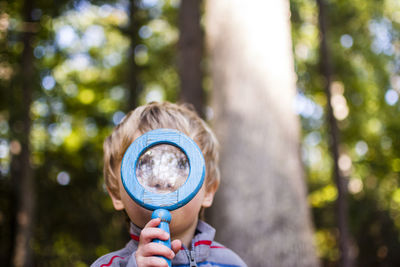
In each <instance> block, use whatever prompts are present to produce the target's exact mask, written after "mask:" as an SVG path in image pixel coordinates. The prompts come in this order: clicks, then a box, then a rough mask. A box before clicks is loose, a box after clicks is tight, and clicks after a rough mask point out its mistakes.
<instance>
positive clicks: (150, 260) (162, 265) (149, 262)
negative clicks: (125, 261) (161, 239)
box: [136, 257, 168, 267]
mask: <svg viewBox="0 0 400 267" xmlns="http://www.w3.org/2000/svg"><path fill="white" fill-rule="evenodd" d="M136 263H137V265H138V266H151V267H168V263H167V261H166V260H165V259H163V258H160V257H140V258H138V259H136Z"/></svg>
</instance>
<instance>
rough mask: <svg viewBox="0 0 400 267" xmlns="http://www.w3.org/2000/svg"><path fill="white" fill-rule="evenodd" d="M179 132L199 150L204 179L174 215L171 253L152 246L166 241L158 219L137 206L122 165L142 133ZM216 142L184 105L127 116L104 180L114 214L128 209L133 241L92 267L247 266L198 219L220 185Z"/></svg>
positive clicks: (110, 145)
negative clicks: (127, 185) (204, 168)
mask: <svg viewBox="0 0 400 267" xmlns="http://www.w3.org/2000/svg"><path fill="white" fill-rule="evenodd" d="M158 128H170V129H177V130H179V131H181V132H183V133H184V134H186V135H187V136H189V137H190V138H192V139H193V140H194V141H195V142H196V143H197V145H198V146H199V147H200V149H201V151H202V153H203V156H204V159H205V164H206V176H205V181H204V184H203V186H202V188H201V189H200V191H199V192H198V193H197V195H196V196H195V197H194V198H193V199H192V200H191V201H190V202H189V203H188V204H186V205H185V206H183V207H181V208H179V209H177V210H174V211H172V212H171V214H172V220H171V224H170V232H171V237H172V238H171V240H173V241H172V242H171V249H169V248H167V247H166V246H164V245H162V244H156V243H153V242H151V241H152V240H153V239H155V238H157V239H161V240H167V239H168V237H169V236H168V234H167V233H166V232H164V231H163V230H161V229H159V228H157V226H158V225H159V223H160V219H152V220H151V211H149V210H146V209H144V208H142V207H141V206H139V205H138V204H136V203H135V202H134V201H133V200H132V199H131V198H130V197H129V195H128V193H127V192H126V191H125V189H124V187H123V185H122V181H121V177H120V167H121V161H122V158H123V155H124V153H125V151H126V149H127V148H128V146H129V145H130V144H131V143H132V142H133V141H134V140H135V139H136V138H138V137H139V136H141V135H142V134H144V133H146V132H148V131H150V130H154V129H158ZM217 147H218V143H217V140H216V138H215V136H214V134H213V133H212V131H211V130H210V128H209V127H208V126H207V125H206V123H205V122H204V121H203V120H202V119H200V118H199V117H198V116H197V114H196V113H195V112H193V111H192V110H190V109H189V108H188V107H186V106H184V105H177V104H171V103H155V102H153V103H150V104H147V105H145V106H140V107H138V108H136V109H135V110H133V111H131V112H130V113H128V114H127V115H126V117H125V118H124V119H123V121H122V122H121V123H120V124H119V125H118V126H117V127H116V128H115V129H114V131H113V133H112V134H111V135H110V136H109V137H108V138H107V139H106V140H105V142H104V178H105V183H106V186H107V190H108V193H109V195H110V197H111V199H112V202H113V205H114V208H115V209H116V210H125V211H126V213H127V215H128V217H129V219H130V236H131V238H132V239H131V241H129V242H128V244H127V245H126V246H125V248H123V249H121V250H119V251H116V252H112V253H109V254H107V255H105V256H102V257H101V258H99V259H98V260H96V261H95V262H94V263H93V264H92V266H93V267H100V266H127V267H133V266H138V267H143V266H168V265H167V262H166V261H165V260H164V259H163V258H161V257H157V256H164V257H166V258H169V259H171V260H172V265H173V266H197V265H196V264H198V265H199V266H246V264H245V263H244V262H243V261H242V260H241V259H240V258H239V256H237V255H236V254H235V253H234V252H232V251H231V250H229V249H227V248H225V247H224V246H222V245H221V244H219V243H217V242H215V241H213V238H214V235H215V230H214V229H213V228H212V227H211V226H209V225H208V224H206V223H205V222H203V221H201V220H199V219H198V218H199V214H200V213H201V212H202V211H203V209H204V208H208V207H210V206H211V204H212V202H213V198H214V194H215V192H216V191H217V188H218V186H219V179H220V178H219V168H218V166H217V164H218V151H217Z"/></svg>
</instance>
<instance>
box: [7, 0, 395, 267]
mask: <svg viewBox="0 0 400 267" xmlns="http://www.w3.org/2000/svg"><path fill="white" fill-rule="evenodd" d="M290 2H291V21H292V37H293V52H294V56H295V68H296V73H297V77H298V80H297V86H298V95H297V97H296V105H295V111H296V112H297V113H298V114H299V115H300V116H301V121H302V126H303V142H302V158H303V161H304V164H305V166H306V172H307V182H308V185H309V197H308V199H309V203H310V205H311V207H312V212H313V219H314V223H315V228H316V233H315V242H316V245H317V248H318V252H319V256H320V257H321V259H322V261H323V264H324V266H337V260H338V258H339V254H338V253H339V251H338V245H337V242H336V240H337V235H338V233H337V229H336V222H335V217H334V201H335V199H336V197H337V192H336V189H335V187H334V185H333V182H332V179H331V173H332V160H331V159H330V156H329V153H328V147H329V144H328V143H327V132H326V131H327V130H326V129H327V127H326V124H325V121H324V120H325V118H324V116H325V111H324V110H325V107H326V103H327V101H331V103H332V104H333V107H334V113H335V117H336V118H337V120H338V122H339V127H340V130H341V147H340V159H339V165H340V168H341V171H342V172H343V173H344V174H345V176H346V177H347V179H348V190H349V194H350V200H349V201H350V224H351V232H352V235H353V238H354V240H353V251H352V255H353V256H354V257H357V265H358V266H397V265H399V264H400V254H399V253H398V251H399V250H400V191H399V173H400V139H399V138H398V133H399V132H400V121H399V120H398V117H399V111H400V104H399V94H400V41H399V40H400V38H399V37H400V2H399V1H397V0H384V1H373V0H364V1H363V0H355V1H350V2H349V1H344V0H330V1H327V3H328V22H329V26H328V27H329V33H328V40H329V45H330V52H331V57H332V60H333V64H334V83H333V85H332V88H331V90H332V95H333V97H332V99H329V100H327V99H326V98H325V95H324V93H323V78H322V77H321V75H320V71H319V68H320V66H319V65H318V64H319V47H318V46H319V32H318V21H317V20H318V13H317V7H316V3H315V1H312V0H291V1H290ZM35 3H36V6H35V10H34V12H33V13H32V14H31V16H32V17H33V18H34V21H35V22H34V23H32V24H27V23H25V22H24V21H22V19H21V15H20V14H21V6H22V1H11V2H10V1H0V227H1V228H0V235H1V236H2V238H1V240H0V251H1V253H0V260H1V261H2V262H4V260H5V259H6V257H7V252H8V249H9V248H8V246H9V244H8V243H7V242H8V241H9V240H10V234H11V233H10V231H9V229H10V227H9V225H10V224H11V223H12V222H11V220H10V218H9V214H10V201H11V200H10V199H9V198H8V196H9V191H10V187H11V185H10V177H9V171H10V170H9V168H10V167H9V164H10V158H11V155H15V154H18V153H20V150H21V144H20V143H19V142H18V141H17V140H16V138H15V136H13V135H12V134H11V133H12V132H17V133H18V132H19V133H20V132H21V125H20V124H19V123H18V122H16V123H15V124H13V125H10V111H11V110H13V107H14V104H15V103H14V102H13V101H14V100H13V99H16V100H15V101H18V99H19V96H15V98H13V97H12V94H11V93H12V92H13V88H15V86H17V84H18V77H19V76H18V75H19V73H20V70H21V69H20V66H19V55H20V54H21V52H22V50H23V44H22V41H21V32H22V31H35V32H36V38H35V40H34V42H33V43H32V44H31V45H32V46H33V48H34V56H35V67H36V70H37V74H36V76H35V79H34V80H33V81H32V86H33V87H34V97H33V104H32V106H31V119H32V120H33V125H32V132H31V135H30V140H31V146H32V158H31V160H32V163H33V165H34V169H35V182H36V191H37V197H36V198H37V202H38V203H37V207H38V209H37V211H36V227H35V233H34V234H35V239H34V243H33V248H34V251H35V262H36V265H38V266H70V265H74V266H87V265H88V264H90V263H91V262H92V261H93V260H94V259H95V258H97V257H99V256H101V255H103V254H105V253H107V252H109V251H112V250H115V249H119V248H121V247H122V246H123V244H124V243H125V242H126V240H127V239H128V236H127V234H126V228H125V227H124V219H123V217H124V215H123V214H118V213H115V212H114V211H113V207H112V205H111V202H110V201H109V199H108V196H107V193H106V191H105V188H104V185H103V178H102V143H103V140H104V138H105V137H106V136H107V135H109V134H110V132H111V129H112V128H113V127H114V126H115V125H116V124H118V123H119V121H120V120H121V119H122V118H123V116H124V115H125V113H126V112H127V111H128V109H129V107H130V103H129V99H130V96H131V94H132V92H130V91H129V89H128V85H127V83H128V82H127V77H129V75H133V74H132V73H129V70H130V68H129V58H130V57H129V55H131V54H132V53H133V55H134V57H133V58H134V60H135V63H136V65H137V66H139V67H140V72H138V73H136V74H135V75H137V79H138V81H139V82H140V86H141V94H140V96H139V98H140V99H139V103H145V102H148V101H152V100H162V99H167V100H170V101H176V100H177V96H178V90H179V79H178V74H177V70H176V64H175V63H176V44H177V40H178V37H179V31H178V29H177V27H176V25H177V8H179V1H177V0H154V1H150V0H146V1H145V0H143V1H139V9H138V10H137V13H136V14H134V16H137V18H138V21H140V23H141V24H140V25H137V26H138V36H139V40H137V43H136V44H135V46H134V49H133V51H131V48H130V43H131V40H130V39H129V35H128V32H129V29H128V28H127V27H128V26H127V25H129V19H130V18H129V12H128V11H129V2H128V1H122V0H121V1H91V2H89V1H57V3H53V2H49V1H39V0H38V1H36V2H35ZM272 38H273V36H272V37H271V39H272ZM11 100H12V101H11ZM11 127H12V129H11Z"/></svg>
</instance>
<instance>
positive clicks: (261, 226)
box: [206, 0, 319, 267]
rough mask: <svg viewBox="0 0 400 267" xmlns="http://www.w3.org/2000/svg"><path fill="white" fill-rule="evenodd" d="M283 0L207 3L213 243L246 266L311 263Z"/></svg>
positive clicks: (312, 253)
mask: <svg viewBox="0 0 400 267" xmlns="http://www.w3.org/2000/svg"><path fill="white" fill-rule="evenodd" d="M289 13H290V12H289V2H288V1H263V0H253V1H250V2H249V1H239V0H220V1H212V0H208V1H207V4H206V17H207V18H206V40H207V44H208V49H209V51H210V61H211V74H212V83H213V91H212V93H213V96H212V100H213V101H212V102H213V104H212V107H213V109H214V114H215V120H214V122H213V125H214V129H215V131H216V134H217V136H218V139H219V140H220V143H221V163H220V166H221V174H222V179H221V188H220V191H219V192H218V193H217V195H216V199H215V204H214V206H213V208H212V209H211V210H210V211H208V214H207V215H208V217H210V219H211V222H212V224H213V225H214V226H215V227H216V228H217V239H218V240H220V241H222V242H223V243H224V244H225V245H227V246H228V247H231V248H232V249H233V250H234V251H236V252H237V253H238V254H239V255H240V256H242V258H243V259H244V260H245V262H246V263H247V264H248V265H249V266H263V267H265V266H281V267H285V266H290V267H292V266H304V267H306V266H307V267H310V266H318V265H319V263H318V260H317V257H316V254H315V250H314V246H313V238H312V223H311V220H310V212H309V208H308V206H307V200H306V191H307V190H306V186H305V181H304V174H303V169H302V164H301V160H300V125H299V119H298V118H297V117H296V115H295V114H294V112H293V110H292V107H293V103H294V99H295V94H296V86H295V73H294V66H293V58H292V45H291V38H290V20H289Z"/></svg>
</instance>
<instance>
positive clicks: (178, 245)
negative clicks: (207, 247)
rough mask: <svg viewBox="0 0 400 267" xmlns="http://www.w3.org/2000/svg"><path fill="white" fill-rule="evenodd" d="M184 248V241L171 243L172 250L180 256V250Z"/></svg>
mask: <svg viewBox="0 0 400 267" xmlns="http://www.w3.org/2000/svg"><path fill="white" fill-rule="evenodd" d="M181 248H182V241H180V240H179V239H176V240H174V241H172V242H171V249H172V251H173V252H174V253H175V254H178V252H179V250H181Z"/></svg>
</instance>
